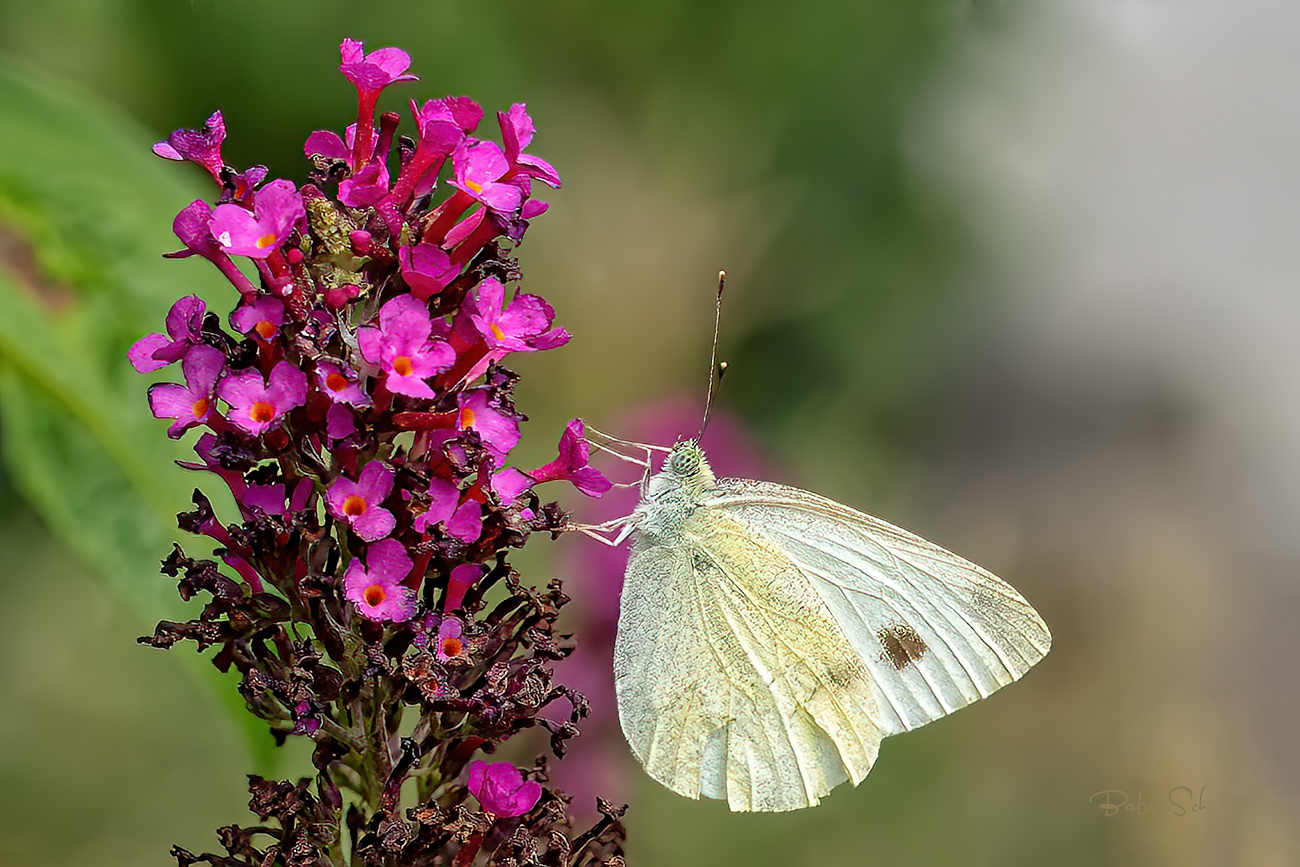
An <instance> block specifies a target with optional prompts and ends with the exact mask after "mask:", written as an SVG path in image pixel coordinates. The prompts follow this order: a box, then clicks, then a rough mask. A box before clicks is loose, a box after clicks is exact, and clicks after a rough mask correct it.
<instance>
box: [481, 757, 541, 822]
mask: <svg viewBox="0 0 1300 867" xmlns="http://www.w3.org/2000/svg"><path fill="white" fill-rule="evenodd" d="M469 791H470V794H471V795H473V796H474V797H475V798H478V802H479V804H480V805H482V807H483V809H484V810H486V811H487V812H489V813H493V814H495V815H497V816H503V817H508V816H522V815H523V814H524V813H527V812H528V811H529V810H531V809H532V808H533V807H535V806H536V805H537V802H538V800H540V799H541V797H542V784H541V783H539V782H537V781H536V780H525V779H524V775H523V773H522V772H521V771H520V770H519V769H518V768H516V767H515V766H514V765H512V764H511V763H510V762H494V763H493V764H490V765H489V764H488V763H487V762H485V761H482V760H481V759H480V760H479V761H475V762H470V765H469Z"/></svg>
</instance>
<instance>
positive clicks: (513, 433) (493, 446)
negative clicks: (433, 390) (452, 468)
mask: <svg viewBox="0 0 1300 867" xmlns="http://www.w3.org/2000/svg"><path fill="white" fill-rule="evenodd" d="M456 402H457V404H458V405H459V406H460V413H459V415H458V416H457V417H456V427H457V429H459V430H468V429H472V430H474V431H475V432H476V433H477V434H478V436H479V439H480V440H481V441H482V443H483V445H484V446H486V447H487V449H488V451H489V452H491V453H492V455H493V457H495V458H496V459H497V461H498V463H500V462H503V461H504V458H505V456H506V454H507V453H508V452H509V451H510V450H511V449H512V448H514V447H515V444H516V443H518V442H519V422H518V421H517V420H515V418H513V417H512V416H510V415H507V414H506V413H503V412H501V410H499V409H497V408H496V407H494V406H492V404H491V403H490V402H489V400H488V391H487V389H484V388H474V389H470V390H469V391H463V392H461V393H460V394H459V395H458V396H457V398H456Z"/></svg>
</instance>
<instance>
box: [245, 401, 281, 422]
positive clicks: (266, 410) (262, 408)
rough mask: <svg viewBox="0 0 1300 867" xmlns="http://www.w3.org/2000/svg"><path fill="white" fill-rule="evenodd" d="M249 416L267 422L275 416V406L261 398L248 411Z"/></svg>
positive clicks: (254, 419) (257, 420)
mask: <svg viewBox="0 0 1300 867" xmlns="http://www.w3.org/2000/svg"><path fill="white" fill-rule="evenodd" d="M248 417H249V418H251V419H252V420H253V421H256V422H262V423H263V424H265V423H266V422H268V421H270V420H271V419H273V418H275V407H273V406H271V405H270V404H269V403H267V402H266V401H264V400H259V401H258V402H257V403H255V404H253V408H252V409H250V410H249V411H248Z"/></svg>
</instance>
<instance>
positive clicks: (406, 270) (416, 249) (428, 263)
mask: <svg viewBox="0 0 1300 867" xmlns="http://www.w3.org/2000/svg"><path fill="white" fill-rule="evenodd" d="M397 261H398V262H399V263H400V264H401V266H402V279H403V280H405V281H406V285H407V286H410V287H411V294H412V295H414V296H415V297H416V298H418V299H420V300H421V301H427V300H428V299H429V297H430V296H433V295H437V294H438V293H439V292H441V291H442V290H443V289H445V288H447V284H448V283H450V282H451V281H452V280H454V279H456V275H457V274H459V273H460V266H459V265H453V264H452V263H451V257H450V256H448V255H447V252H446V251H445V250H443V249H442V248H441V247H439V246H438V245H437V244H431V243H429V242H427V241H422V242H420V243H419V244H416V245H415V246H413V247H399V248H398V250H397Z"/></svg>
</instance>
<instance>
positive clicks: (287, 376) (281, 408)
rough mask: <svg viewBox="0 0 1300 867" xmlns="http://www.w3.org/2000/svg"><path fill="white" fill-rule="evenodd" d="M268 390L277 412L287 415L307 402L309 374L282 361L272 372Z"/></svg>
mask: <svg viewBox="0 0 1300 867" xmlns="http://www.w3.org/2000/svg"><path fill="white" fill-rule="evenodd" d="M266 390H267V396H268V397H270V398H271V400H272V402H273V403H274V405H275V409H276V412H277V413H280V414H283V413H286V412H288V411H289V410H291V409H294V408H296V407H300V406H302V405H303V404H304V403H306V402H307V374H305V373H303V372H302V371H301V370H299V369H298V368H297V367H295V366H293V365H292V364H290V363H289V362H287V361H281V362H280V363H279V364H277V365H276V366H275V367H274V368H273V369H272V370H271V377H270V380H269V381H268V383H267V389H266Z"/></svg>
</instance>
